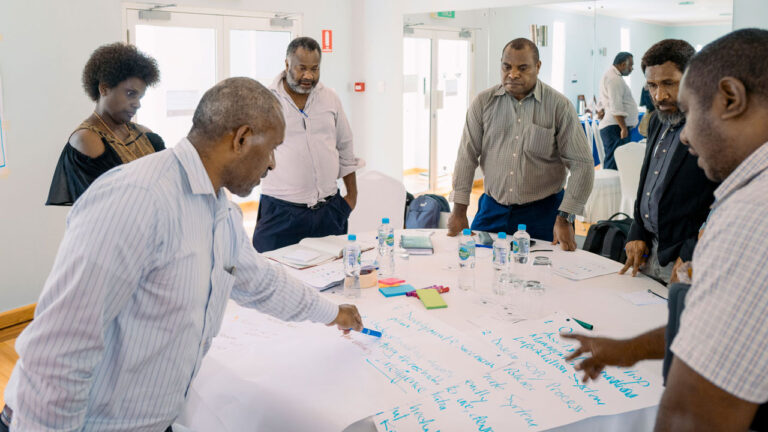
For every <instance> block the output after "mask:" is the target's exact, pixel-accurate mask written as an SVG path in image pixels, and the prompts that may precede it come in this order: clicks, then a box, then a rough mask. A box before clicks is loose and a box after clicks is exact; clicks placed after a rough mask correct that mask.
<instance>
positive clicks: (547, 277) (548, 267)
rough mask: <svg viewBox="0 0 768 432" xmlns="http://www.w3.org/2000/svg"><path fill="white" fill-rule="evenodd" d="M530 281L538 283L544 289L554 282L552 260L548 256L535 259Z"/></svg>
mask: <svg viewBox="0 0 768 432" xmlns="http://www.w3.org/2000/svg"><path fill="white" fill-rule="evenodd" d="M530 270H531V272H530V279H529V281H535V282H538V283H539V284H540V285H541V286H543V287H549V286H550V283H551V282H552V260H551V259H550V258H549V257H546V256H537V257H534V258H533V263H532V264H531V269H530Z"/></svg>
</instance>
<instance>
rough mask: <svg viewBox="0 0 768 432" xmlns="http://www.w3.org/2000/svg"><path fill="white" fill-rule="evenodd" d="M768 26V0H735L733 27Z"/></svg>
mask: <svg viewBox="0 0 768 432" xmlns="http://www.w3.org/2000/svg"><path fill="white" fill-rule="evenodd" d="M749 27H758V28H763V29H765V28H768V1H765V0H733V29H734V30H736V29H741V28H749Z"/></svg>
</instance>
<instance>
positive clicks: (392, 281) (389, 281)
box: [379, 277, 405, 287]
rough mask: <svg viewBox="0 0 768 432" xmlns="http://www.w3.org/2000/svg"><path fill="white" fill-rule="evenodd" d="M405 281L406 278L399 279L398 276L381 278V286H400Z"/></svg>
mask: <svg viewBox="0 0 768 432" xmlns="http://www.w3.org/2000/svg"><path fill="white" fill-rule="evenodd" d="M404 283H405V280H404V279H398V278H393V277H391V278H386V279H379V287H393V286H400V285H402V284H404Z"/></svg>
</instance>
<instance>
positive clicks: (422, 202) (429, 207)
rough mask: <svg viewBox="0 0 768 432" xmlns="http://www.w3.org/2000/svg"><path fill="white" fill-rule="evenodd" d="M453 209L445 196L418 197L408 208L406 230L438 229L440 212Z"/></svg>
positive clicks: (425, 195) (429, 195)
mask: <svg viewBox="0 0 768 432" xmlns="http://www.w3.org/2000/svg"><path fill="white" fill-rule="evenodd" d="M450 211H451V207H450V206H449V205H448V200H446V199H445V197H444V196H441V195H434V194H424V195H421V196H418V197H416V198H415V199H414V200H413V201H411V204H410V205H409V206H408V210H407V212H406V215H405V228H437V225H438V223H439V222H440V212H450Z"/></svg>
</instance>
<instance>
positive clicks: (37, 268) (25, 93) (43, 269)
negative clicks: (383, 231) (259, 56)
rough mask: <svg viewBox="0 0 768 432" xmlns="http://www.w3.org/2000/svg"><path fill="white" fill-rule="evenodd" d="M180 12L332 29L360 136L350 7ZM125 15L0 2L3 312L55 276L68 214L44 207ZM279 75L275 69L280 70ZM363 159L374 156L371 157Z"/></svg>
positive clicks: (260, 2)
mask: <svg viewBox="0 0 768 432" xmlns="http://www.w3.org/2000/svg"><path fill="white" fill-rule="evenodd" d="M175 3H176V4H177V5H179V6H182V7H183V6H195V7H209V8H210V7H215V8H217V9H232V10H250V11H285V12H295V13H303V14H304V21H303V31H304V34H305V35H308V36H312V37H315V38H317V39H319V38H320V31H321V30H322V29H332V30H333V31H334V53H332V54H327V55H324V56H323V65H322V78H321V79H322V80H323V82H325V83H326V84H327V85H329V86H331V87H334V88H335V89H336V90H337V91H338V93H339V96H340V97H341V100H342V103H343V104H344V106H345V108H346V109H347V110H348V111H351V112H350V113H349V114H350V117H351V119H352V124H353V129H354V132H355V134H356V135H357V136H358V137H359V136H361V135H363V133H362V132H361V130H360V129H359V128H358V127H357V124H356V118H357V117H358V116H359V114H360V113H359V112H355V111H354V110H352V108H351V105H353V102H352V97H353V96H356V95H352V92H351V87H350V82H351V76H352V75H351V71H350V65H351V64H352V63H353V62H352V55H353V53H352V42H353V41H355V40H356V37H355V35H353V34H351V31H352V22H353V21H354V20H353V18H352V8H351V3H352V0H316V1H313V2H307V1H303V0H217V1H215V2H213V1H203V0H177V1H175ZM121 10H122V9H121V5H120V2H119V0H71V1H67V2H64V1H58V0H47V1H46V0H3V1H0V35H2V38H1V39H0V77H2V82H3V91H4V94H3V103H4V108H5V110H4V111H5V120H6V121H7V124H6V126H7V131H6V132H7V140H8V143H7V148H6V156H7V159H8V166H9V170H10V173H9V175H8V176H7V178H3V179H0V311H4V310H8V309H13V308H16V307H19V306H22V305H26V304H30V303H34V302H36V301H37V298H38V296H39V294H40V291H41V290H42V287H43V283H44V281H45V278H46V277H47V275H48V273H49V271H50V269H51V265H52V263H53V259H54V257H55V254H56V250H57V248H58V245H59V242H60V241H61V238H62V236H63V232H64V224H65V217H66V214H67V213H68V209H67V208H56V207H45V206H44V205H43V203H44V202H45V199H46V197H47V195H48V188H49V186H50V181H51V176H52V174H53V169H54V167H55V166H56V161H57V160H58V157H59V154H60V153H61V149H62V147H63V146H64V144H65V143H66V140H67V137H68V136H69V134H70V133H71V131H72V130H73V129H74V128H75V127H76V126H77V125H78V124H79V123H80V122H81V121H82V120H83V119H84V118H86V117H87V116H88V115H89V113H90V112H91V111H92V110H93V103H92V102H91V101H90V100H89V99H88V98H87V97H86V95H85V94H84V92H83V90H82V87H81V83H80V74H81V73H82V68H83V66H84V65H85V62H86V60H87V59H88V56H89V55H90V54H91V52H92V51H93V50H94V49H95V48H96V47H98V46H100V45H102V44H105V43H109V42H114V41H118V40H124V36H123V33H122V14H121ZM398 19H399V20H401V19H402V15H398ZM400 25H401V23H398V27H399V26H400ZM381 30H384V29H381ZM393 37H395V36H393ZM386 55H387V56H394V57H395V58H400V57H402V53H399V57H398V56H397V55H396V54H393V53H386ZM279 68H280V65H277V69H276V70H279ZM396 85H397V84H396V83H395V84H393V88H394V87H396ZM381 109H382V110H387V107H386V106H382V107H381ZM383 137H386V134H385V135H383ZM398 137H399V135H398ZM397 142H399V141H397ZM361 147H364V144H363V145H361ZM361 151H362V152H363V153H365V154H367V153H368V152H367V151H366V150H365V148H362V149H361ZM373 155H374V156H377V154H376V153H373ZM397 160H398V161H399V160H400V159H399V158H398V159H397ZM390 171H391V170H390Z"/></svg>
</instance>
